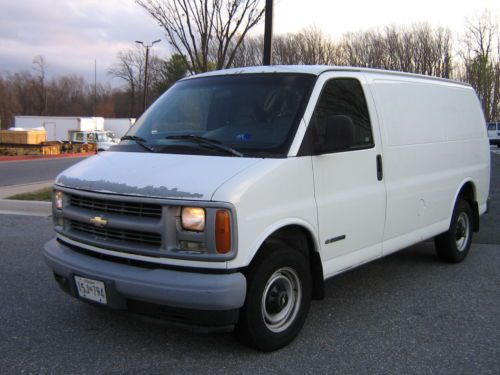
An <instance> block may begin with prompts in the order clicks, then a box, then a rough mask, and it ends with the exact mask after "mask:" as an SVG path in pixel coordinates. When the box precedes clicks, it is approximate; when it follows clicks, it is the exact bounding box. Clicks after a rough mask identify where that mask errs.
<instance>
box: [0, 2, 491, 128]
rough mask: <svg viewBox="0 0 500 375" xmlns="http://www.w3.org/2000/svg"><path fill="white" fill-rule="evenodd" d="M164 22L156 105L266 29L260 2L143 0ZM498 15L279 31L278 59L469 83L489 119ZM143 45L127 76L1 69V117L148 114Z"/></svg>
mask: <svg viewBox="0 0 500 375" xmlns="http://www.w3.org/2000/svg"><path fill="white" fill-rule="evenodd" d="M136 3H137V4H138V5H139V6H140V7H142V8H143V9H145V10H146V11H147V12H148V13H149V14H150V15H151V16H152V18H153V19H154V20H155V21H156V22H157V23H158V24H159V26H160V27H161V28H162V29H163V32H164V34H165V36H166V39H167V42H168V43H169V45H170V46H171V48H172V50H173V51H174V53H173V54H172V55H171V56H169V57H168V58H161V57H160V56H157V55H155V54H151V55H150V58H149V64H148V70H149V72H148V80H147V90H146V91H147V93H148V103H151V102H152V101H153V100H154V99H156V98H157V97H158V96H159V95H161V93H163V92H164V91H165V90H166V89H168V88H169V87H170V86H171V85H173V84H174V83H175V82H176V81H177V80H179V79H180V78H182V77H185V76H186V75H190V74H196V73H200V72H205V71H209V70H214V69H224V68H230V67H241V66H253V65H261V62H262V52H263V37H262V36H255V35H253V36H251V35H249V31H250V30H251V29H252V28H254V27H255V25H257V24H258V23H259V22H260V21H261V20H262V17H263V11H264V7H263V1H262V0H238V1H234V0H136ZM499 31H500V30H499V25H498V20H495V19H494V18H493V17H492V16H491V15H490V13H488V12H487V11H485V12H484V13H483V14H482V15H480V16H477V17H474V18H471V19H469V20H468V21H467V23H466V27H465V30H464V32H463V33H462V34H461V36H459V37H454V36H453V34H452V33H451V31H450V30H449V29H446V28H442V27H432V26H430V25H429V24H425V23H423V24H416V25H412V26H410V27H402V26H387V27H384V28H382V29H376V30H368V31H359V32H349V33H346V34H344V35H343V36H342V37H341V38H340V39H338V40H333V39H332V38H330V37H328V36H327V35H326V34H325V33H323V32H322V31H321V30H319V29H317V28H307V29H304V30H301V31H299V32H296V33H289V34H284V35H276V36H275V37H274V39H273V52H272V56H273V64H283V65H290V64H305V65H316V64H322V65H339V66H357V67H369V68H381V69H389V70H397V71H403V72H411V73H418V74H426V75H432V76H438V77H443V78H451V79H456V80H460V81H464V82H468V83H470V84H471V85H472V86H473V87H474V89H475V90H476V92H477V93H478V96H479V98H480V100H481V103H482V106H483V110H484V113H485V117H486V119H487V120H496V119H500V37H499ZM144 65H145V53H144V49H143V48H142V47H139V46H135V47H131V48H128V49H125V50H122V51H120V52H119V53H118V54H117V57H116V61H115V63H113V64H112V65H111V66H110V67H109V68H108V70H107V72H108V75H109V76H110V77H114V78H116V79H118V80H120V82H122V83H123V85H122V86H121V87H118V88H116V87H115V88H113V87H111V86H110V85H109V84H101V83H98V84H97V85H94V84H93V83H89V82H87V81H86V80H85V79H84V78H83V77H81V76H77V75H67V76H60V77H56V78H52V79H50V80H49V79H47V70H48V69H47V63H46V61H45V59H44V58H43V57H42V56H36V57H35V58H34V59H33V69H32V70H31V71H21V72H14V73H7V74H3V75H0V120H1V123H2V127H3V128H7V127H9V126H11V125H12V124H13V117H14V115H18V114H22V115H49V116H93V115H95V116H104V117H137V116H139V115H140V113H141V112H142V94H143V92H144V70H145V69H144Z"/></svg>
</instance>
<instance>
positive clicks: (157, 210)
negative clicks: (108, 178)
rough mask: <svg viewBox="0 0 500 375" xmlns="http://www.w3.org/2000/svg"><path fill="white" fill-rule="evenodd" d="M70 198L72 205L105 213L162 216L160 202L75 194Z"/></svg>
mask: <svg viewBox="0 0 500 375" xmlns="http://www.w3.org/2000/svg"><path fill="white" fill-rule="evenodd" d="M69 198H70V199H69V202H70V204H71V205H72V206H75V207H80V208H83V209H87V210H91V211H99V212H103V213H113V214H120V215H130V216H140V217H150V218H161V213H162V207H161V205H159V204H151V203H142V202H126V201H117V200H109V199H98V198H91V197H86V196H82V195H74V194H72V195H71V196H70V197H69Z"/></svg>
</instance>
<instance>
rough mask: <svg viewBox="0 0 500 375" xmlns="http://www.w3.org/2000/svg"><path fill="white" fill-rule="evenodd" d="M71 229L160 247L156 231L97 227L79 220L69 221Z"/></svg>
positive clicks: (98, 236)
mask: <svg viewBox="0 0 500 375" xmlns="http://www.w3.org/2000/svg"><path fill="white" fill-rule="evenodd" d="M70 226H71V230H72V231H75V232H79V233H83V234H86V235H88V234H90V235H92V236H95V237H96V238H97V239H99V240H112V241H119V242H124V243H136V244H145V245H149V246H155V247H160V246H161V235H160V234H158V233H149V232H140V231H134V230H128V229H115V228H98V227H95V226H94V225H91V224H87V223H82V222H80V221H74V220H71V221H70Z"/></svg>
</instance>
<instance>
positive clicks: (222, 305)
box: [43, 239, 246, 326]
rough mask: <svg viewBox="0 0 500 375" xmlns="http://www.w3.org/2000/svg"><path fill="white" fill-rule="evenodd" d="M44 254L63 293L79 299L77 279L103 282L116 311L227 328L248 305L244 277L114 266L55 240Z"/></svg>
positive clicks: (240, 274) (48, 245) (108, 299)
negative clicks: (128, 311)
mask: <svg viewBox="0 0 500 375" xmlns="http://www.w3.org/2000/svg"><path fill="white" fill-rule="evenodd" d="M43 255H44V258H45V262H46V263H47V264H48V266H49V267H50V268H51V269H52V271H53V272H54V276H55V279H56V280H57V281H58V283H59V285H60V286H61V288H62V289H63V290H64V291H65V292H67V293H69V294H70V295H72V296H74V297H76V298H80V297H78V292H77V288H76V284H75V281H74V276H75V275H78V276H82V277H86V278H89V279H93V280H98V281H102V282H103V283H104V285H105V288H106V298H107V304H106V305H103V306H106V307H108V308H112V309H119V310H130V311H132V312H136V313H144V314H147V315H153V316H155V317H160V318H165V319H169V320H175V321H180V322H182V323H193V324H200V325H205V326H225V325H232V324H235V323H236V322H237V320H238V313H239V309H240V308H241V307H242V306H243V304H244V301H245V295H246V279H245V276H243V274H242V273H240V272H235V273H229V274H205V273H195V272H184V271H177V270H169V269H164V268H142V267H138V266H133V265H128V264H121V263H114V262H112V261H108V260H103V259H99V258H96V257H93V256H89V255H86V254H83V253H80V252H77V251H74V250H73V249H71V248H70V247H68V246H65V245H64V244H62V243H61V242H59V241H57V240H56V239H53V240H51V241H49V242H47V243H46V244H45V246H44V250H43ZM82 300H84V301H86V302H88V301H87V300H85V299H82Z"/></svg>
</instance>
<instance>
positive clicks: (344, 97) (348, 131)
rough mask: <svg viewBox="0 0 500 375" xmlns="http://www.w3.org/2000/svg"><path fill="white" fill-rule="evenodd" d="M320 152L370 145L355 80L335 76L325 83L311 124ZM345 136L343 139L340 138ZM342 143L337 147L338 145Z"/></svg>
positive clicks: (361, 97) (362, 98) (365, 110)
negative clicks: (318, 142) (319, 142)
mask: <svg viewBox="0 0 500 375" xmlns="http://www.w3.org/2000/svg"><path fill="white" fill-rule="evenodd" d="M311 125H313V126H314V127H315V128H316V140H315V141H316V142H317V141H318V137H319V138H321V141H322V142H321V143H323V146H322V147H321V153H332V152H342V151H352V150H359V149H365V148H370V147H373V145H374V144H373V136H372V129H371V124H370V116H369V114H368V107H367V105H366V100H365V96H364V94H363V89H362V88H361V84H360V83H359V81H358V80H356V79H353V78H336V79H332V80H330V81H328V82H326V83H325V86H324V87H323V91H322V93H321V97H320V99H319V101H318V104H317V105H316V108H315V110H314V114H313V117H312V123H311ZM340 138H346V139H340ZM339 144H342V148H341V149H339V147H338V145H339Z"/></svg>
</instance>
